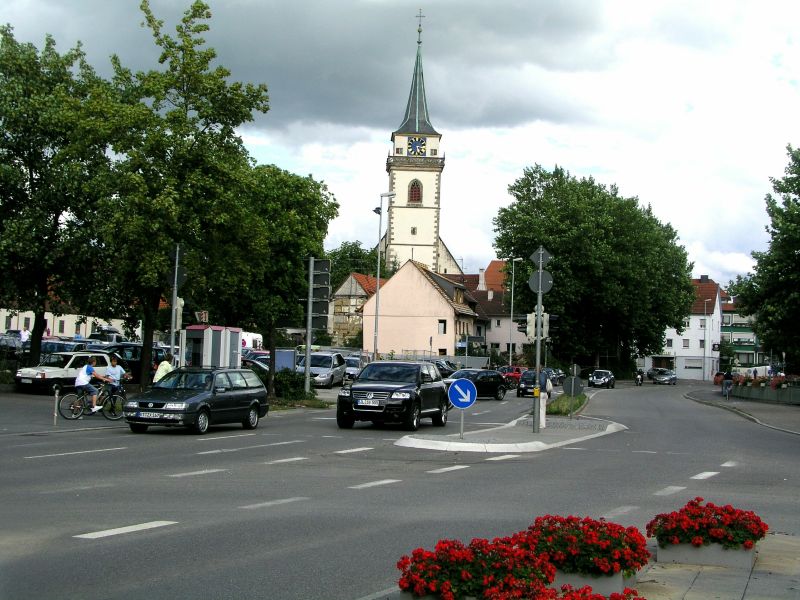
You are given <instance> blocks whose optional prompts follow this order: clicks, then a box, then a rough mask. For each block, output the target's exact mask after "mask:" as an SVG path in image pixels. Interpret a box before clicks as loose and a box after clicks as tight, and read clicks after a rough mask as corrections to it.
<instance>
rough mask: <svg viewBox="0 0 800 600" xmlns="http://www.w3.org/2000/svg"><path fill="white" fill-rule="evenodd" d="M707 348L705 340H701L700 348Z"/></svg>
mask: <svg viewBox="0 0 800 600" xmlns="http://www.w3.org/2000/svg"><path fill="white" fill-rule="evenodd" d="M705 347H706V341H705V340H700V348H701V349H705Z"/></svg>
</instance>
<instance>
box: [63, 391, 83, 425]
mask: <svg viewBox="0 0 800 600" xmlns="http://www.w3.org/2000/svg"><path fill="white" fill-rule="evenodd" d="M58 414H60V415H61V416H62V417H64V418H65V419H70V420H71V419H77V418H78V417H80V416H81V415H82V414H83V399H82V398H78V395H77V394H65V395H64V396H61V398H59V400H58Z"/></svg>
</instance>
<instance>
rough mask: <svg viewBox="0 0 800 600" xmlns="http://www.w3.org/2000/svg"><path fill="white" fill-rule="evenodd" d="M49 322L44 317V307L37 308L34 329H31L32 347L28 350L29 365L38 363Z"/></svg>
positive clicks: (34, 314) (34, 315)
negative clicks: (43, 337)
mask: <svg viewBox="0 0 800 600" xmlns="http://www.w3.org/2000/svg"><path fill="white" fill-rule="evenodd" d="M45 327H47V322H46V321H45V318H44V309H43V308H37V309H36V310H35V312H34V313H33V331H31V337H30V342H31V348H30V351H29V352H28V363H29V364H28V365H27V366H33V365H38V364H39V360H40V359H41V355H42V335H43V334H44V330H45Z"/></svg>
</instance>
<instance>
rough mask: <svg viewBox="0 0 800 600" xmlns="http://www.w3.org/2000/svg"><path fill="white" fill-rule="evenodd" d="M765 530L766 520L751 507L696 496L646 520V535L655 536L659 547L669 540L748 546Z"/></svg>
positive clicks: (698, 543)
mask: <svg viewBox="0 0 800 600" xmlns="http://www.w3.org/2000/svg"><path fill="white" fill-rule="evenodd" d="M768 530H769V527H768V526H767V524H766V523H764V522H763V521H762V520H761V519H760V518H759V517H758V515H756V514H755V513H754V512H752V511H749V510H740V509H738V508H734V507H732V506H731V505H730V504H726V505H725V506H717V505H715V504H713V503H711V502H709V503H707V504H703V498H700V497H697V498H695V499H694V500H690V501H689V502H688V503H687V504H686V506H684V507H683V508H681V509H680V510H678V511H673V512H671V513H662V514H659V515H656V517H655V518H654V519H653V520H652V521H650V522H649V523H648V524H647V535H648V536H649V537H655V538H656V541H657V542H658V545H659V546H661V547H662V548H663V547H666V546H668V545H670V544H691V545H693V546H704V545H708V544H721V545H722V546H723V547H725V548H744V549H747V550H749V549H750V548H752V547H753V546H754V545H755V543H756V542H757V541H758V540H760V539H763V538H764V536H765V535H766V534H767V531H768Z"/></svg>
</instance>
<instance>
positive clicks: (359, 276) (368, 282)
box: [350, 273, 388, 296]
mask: <svg viewBox="0 0 800 600" xmlns="http://www.w3.org/2000/svg"><path fill="white" fill-rule="evenodd" d="M350 275H351V276H352V277H353V279H355V280H356V282H358V285H360V286H361V287H362V289H363V290H364V291H365V292H366V293H367V295H368V296H372V295H373V294H374V293H375V289H376V286H375V281H376V279H375V278H374V277H373V276H372V275H364V274H363V273H350ZM387 281H388V279H384V278H383V277H381V287H383V284H385V283H386V282H387Z"/></svg>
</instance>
